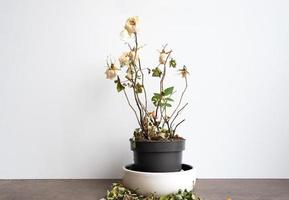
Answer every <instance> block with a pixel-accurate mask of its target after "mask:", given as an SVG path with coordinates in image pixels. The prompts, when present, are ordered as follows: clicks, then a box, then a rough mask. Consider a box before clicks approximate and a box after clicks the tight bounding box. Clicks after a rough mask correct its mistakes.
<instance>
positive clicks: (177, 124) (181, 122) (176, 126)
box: [173, 119, 185, 134]
mask: <svg viewBox="0 0 289 200" xmlns="http://www.w3.org/2000/svg"><path fill="white" fill-rule="evenodd" d="M184 121H185V119H183V120H182V121H180V122H179V123H178V124H177V125H176V127H175V129H174V131H173V132H174V134H175V132H176V129H177V128H178V126H179V125H180V124H181V123H183V122H184Z"/></svg>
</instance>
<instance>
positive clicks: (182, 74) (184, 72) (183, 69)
mask: <svg viewBox="0 0 289 200" xmlns="http://www.w3.org/2000/svg"><path fill="white" fill-rule="evenodd" d="M179 72H180V74H181V76H182V77H183V78H185V77H187V75H188V74H190V73H189V72H188V70H187V67H186V66H185V65H184V66H183V68H182V69H179Z"/></svg>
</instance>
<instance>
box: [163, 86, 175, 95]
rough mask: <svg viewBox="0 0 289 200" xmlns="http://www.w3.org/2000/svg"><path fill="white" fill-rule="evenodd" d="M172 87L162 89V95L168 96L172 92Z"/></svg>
mask: <svg viewBox="0 0 289 200" xmlns="http://www.w3.org/2000/svg"><path fill="white" fill-rule="evenodd" d="M173 90H174V87H169V88H166V89H165V90H164V96H169V95H171V94H172V93H173Z"/></svg>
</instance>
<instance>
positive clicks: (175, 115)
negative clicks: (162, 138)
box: [170, 103, 189, 127]
mask: <svg viewBox="0 0 289 200" xmlns="http://www.w3.org/2000/svg"><path fill="white" fill-rule="evenodd" d="M188 104H189V103H186V104H185V105H184V106H183V107H181V108H180V110H179V111H178V112H177V114H176V115H175V117H174V118H173V120H172V121H171V125H170V127H172V126H173V123H174V121H175V119H176V118H177V116H178V115H179V114H180V113H181V111H182V110H183V109H184V108H185V107H186V106H187V105H188Z"/></svg>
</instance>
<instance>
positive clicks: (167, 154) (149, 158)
mask: <svg viewBox="0 0 289 200" xmlns="http://www.w3.org/2000/svg"><path fill="white" fill-rule="evenodd" d="M130 143H131V150H132V151H133V157H134V169H135V170H137V171H142V172H176V171H180V170H181V169H182V152H183V150H184V149H185V139H177V140H172V141H133V140H132V139H131V140H130Z"/></svg>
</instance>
